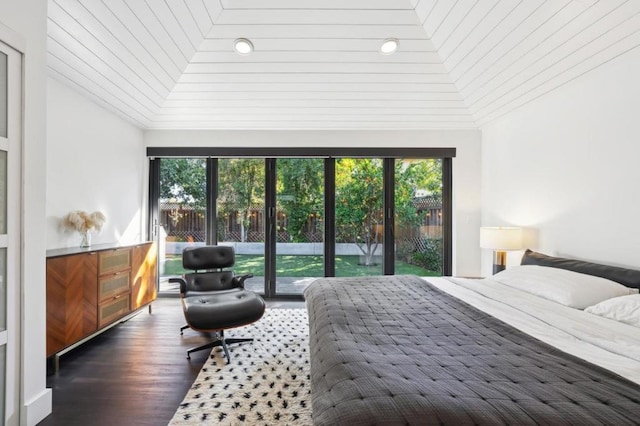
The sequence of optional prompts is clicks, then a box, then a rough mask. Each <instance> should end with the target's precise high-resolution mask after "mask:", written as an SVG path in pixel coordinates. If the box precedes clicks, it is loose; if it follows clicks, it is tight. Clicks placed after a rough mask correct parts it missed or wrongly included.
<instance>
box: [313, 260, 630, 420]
mask: <svg viewBox="0 0 640 426" xmlns="http://www.w3.org/2000/svg"><path fill="white" fill-rule="evenodd" d="M522 263H523V265H522V266H519V267H515V268H508V269H507V270H506V271H504V272H503V273H500V274H497V275H495V276H494V277H490V278H487V279H484V280H471V279H456V278H445V277H437V278H428V279H427V280H425V279H423V278H420V277H415V276H378V277H361V278H325V279H320V280H317V281H316V282H314V283H313V284H311V285H310V286H309V287H308V288H307V289H306V290H305V300H306V304H307V310H308V312H309V329H310V333H309V337H310V341H309V343H310V360H311V361H310V362H311V394H312V409H313V421H314V424H316V425H350V426H355V425H374V424H379V425H396V424H397V425H406V424H412V425H427V424H447V425H449V424H450V425H466V424H491V425H494V424H518V425H525V424H553V425H556V424H582V425H591V424H611V425H625V424H636V425H637V424H640V423H639V422H640V328H638V327H639V326H640V320H639V318H638V316H639V315H640V304H637V303H640V301H638V300H637V299H638V297H640V295H638V294H634V293H637V289H638V287H640V271H634V270H629V269H622V268H613V267H608V266H603V265H597V264H592V263H588V262H581V261H575V260H569V259H562V258H555V257H549V256H545V255H542V254H539V253H535V252H531V251H528V252H527V253H525V256H524V258H523V262H522ZM614 279H615V280H614ZM600 286H602V288H600ZM576 288H577V289H578V291H576ZM558 289H559V291H558ZM611 301H613V302H611ZM634 303H636V305H634ZM607 304H611V305H614V306H613V308H612V307H611V306H608V305H607ZM620 304H622V305H623V308H622V309H618V308H617V307H618V305H620ZM625 304H626V305H625ZM629 306H631V308H630V307H629ZM634 306H635V308H634ZM636 308H637V310H636V311H634V309H636ZM616 309H617V310H616ZM634 312H635V313H634ZM625 315H626V317H625ZM636 320H639V321H638V324H635V323H634V321H636Z"/></svg>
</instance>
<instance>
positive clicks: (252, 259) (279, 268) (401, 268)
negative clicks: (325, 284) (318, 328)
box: [164, 254, 439, 278]
mask: <svg viewBox="0 0 640 426" xmlns="http://www.w3.org/2000/svg"><path fill="white" fill-rule="evenodd" d="M164 268H165V272H164V274H165V275H182V274H183V273H185V272H189V271H185V270H184V269H183V268H182V258H181V257H180V256H176V257H168V258H167V261H166V263H165V267H164ZM233 270H234V271H236V272H237V273H238V274H246V273H252V274H254V275H256V276H263V275H264V256H256V255H241V254H238V255H236V263H235V265H234V266H233ZM336 270H337V271H339V275H340V276H343V277H347V276H348V277H356V276H367V275H379V274H380V273H381V272H380V270H379V269H377V268H376V269H375V270H374V269H373V268H371V267H367V266H364V265H361V264H360V263H359V256H337V257H336ZM396 274H398V275H401V274H412V275H419V276H434V275H439V274H437V273H435V272H433V271H429V270H426V269H424V268H421V267H419V266H415V265H410V264H407V263H396ZM276 275H277V276H281V277H293V278H303V277H321V276H323V275H324V271H323V268H322V256H276Z"/></svg>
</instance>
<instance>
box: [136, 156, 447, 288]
mask: <svg viewBox="0 0 640 426" xmlns="http://www.w3.org/2000/svg"><path fill="white" fill-rule="evenodd" d="M455 156H456V149H455V148H433V147H432V148H350V147H349V148H347V147H343V148H339V147H336V148H330V147H323V148H304V147H299V148H296V147H286V148H282V147H276V148H268V147H240V148H239V147H177V146H176V147H148V148H147V157H149V159H150V163H149V165H150V167H149V212H148V218H149V227H148V239H150V240H155V239H157V225H158V224H157V217H158V198H159V197H158V194H159V177H160V162H161V159H162V158H206V159H207V188H208V190H207V191H208V194H209V195H208V199H207V207H206V209H207V211H206V214H207V237H206V241H207V243H208V244H216V243H217V234H218V233H217V221H216V217H217V215H216V204H217V203H216V198H217V195H218V194H217V179H218V177H217V175H218V159H219V158H262V159H264V161H265V185H266V186H265V218H266V221H265V290H264V291H265V298H267V299H271V298H278V299H294V300H300V299H301V298H302V296H301V295H293V294H277V293H276V282H275V279H276V272H275V248H276V238H275V235H272V234H274V232H270V230H271V231H274V229H275V227H274V226H272V225H273V224H272V222H273V221H274V220H275V217H274V215H273V213H274V212H275V197H276V194H275V179H276V176H275V174H276V162H277V159H278V158H324V159H325V162H324V170H325V194H324V196H325V230H324V232H325V241H324V262H325V264H324V276H325V277H332V276H334V275H335V159H336V158H382V159H383V175H384V185H383V186H384V188H383V191H384V194H383V196H384V207H383V211H384V241H385V244H384V253H383V271H382V273H383V274H384V275H393V274H394V273H395V255H394V251H395V239H394V220H395V219H394V216H395V211H394V194H395V167H394V165H395V160H396V159H402V158H415V159H421V158H423V159H429V158H436V159H441V160H442V214H443V224H442V227H443V248H442V250H443V264H442V275H445V276H451V274H452V273H453V271H452V265H453V258H452V257H453V208H452V196H453V188H452V185H453V158H455ZM327 177H330V179H327ZM272 187H273V188H272ZM387 242H391V244H389V243H387Z"/></svg>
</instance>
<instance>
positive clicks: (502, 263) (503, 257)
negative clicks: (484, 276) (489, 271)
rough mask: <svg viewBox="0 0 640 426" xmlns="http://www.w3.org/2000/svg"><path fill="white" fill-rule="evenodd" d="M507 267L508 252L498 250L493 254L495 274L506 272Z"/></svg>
mask: <svg viewBox="0 0 640 426" xmlns="http://www.w3.org/2000/svg"><path fill="white" fill-rule="evenodd" d="M506 265H507V252H506V251H501V250H496V251H494V252H493V274H494V275H495V274H497V273H498V272H500V271H504V269H505V268H506Z"/></svg>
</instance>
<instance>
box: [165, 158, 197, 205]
mask: <svg viewBox="0 0 640 426" xmlns="http://www.w3.org/2000/svg"><path fill="white" fill-rule="evenodd" d="M160 165H161V166H160V198H161V199H164V200H167V201H169V200H173V201H175V202H177V203H179V204H183V205H189V206H190V207H192V208H193V209H195V210H204V209H205V206H206V200H207V197H206V194H207V179H206V172H207V163H206V161H205V160H203V159H201V158H166V159H162V162H161V163H160Z"/></svg>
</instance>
